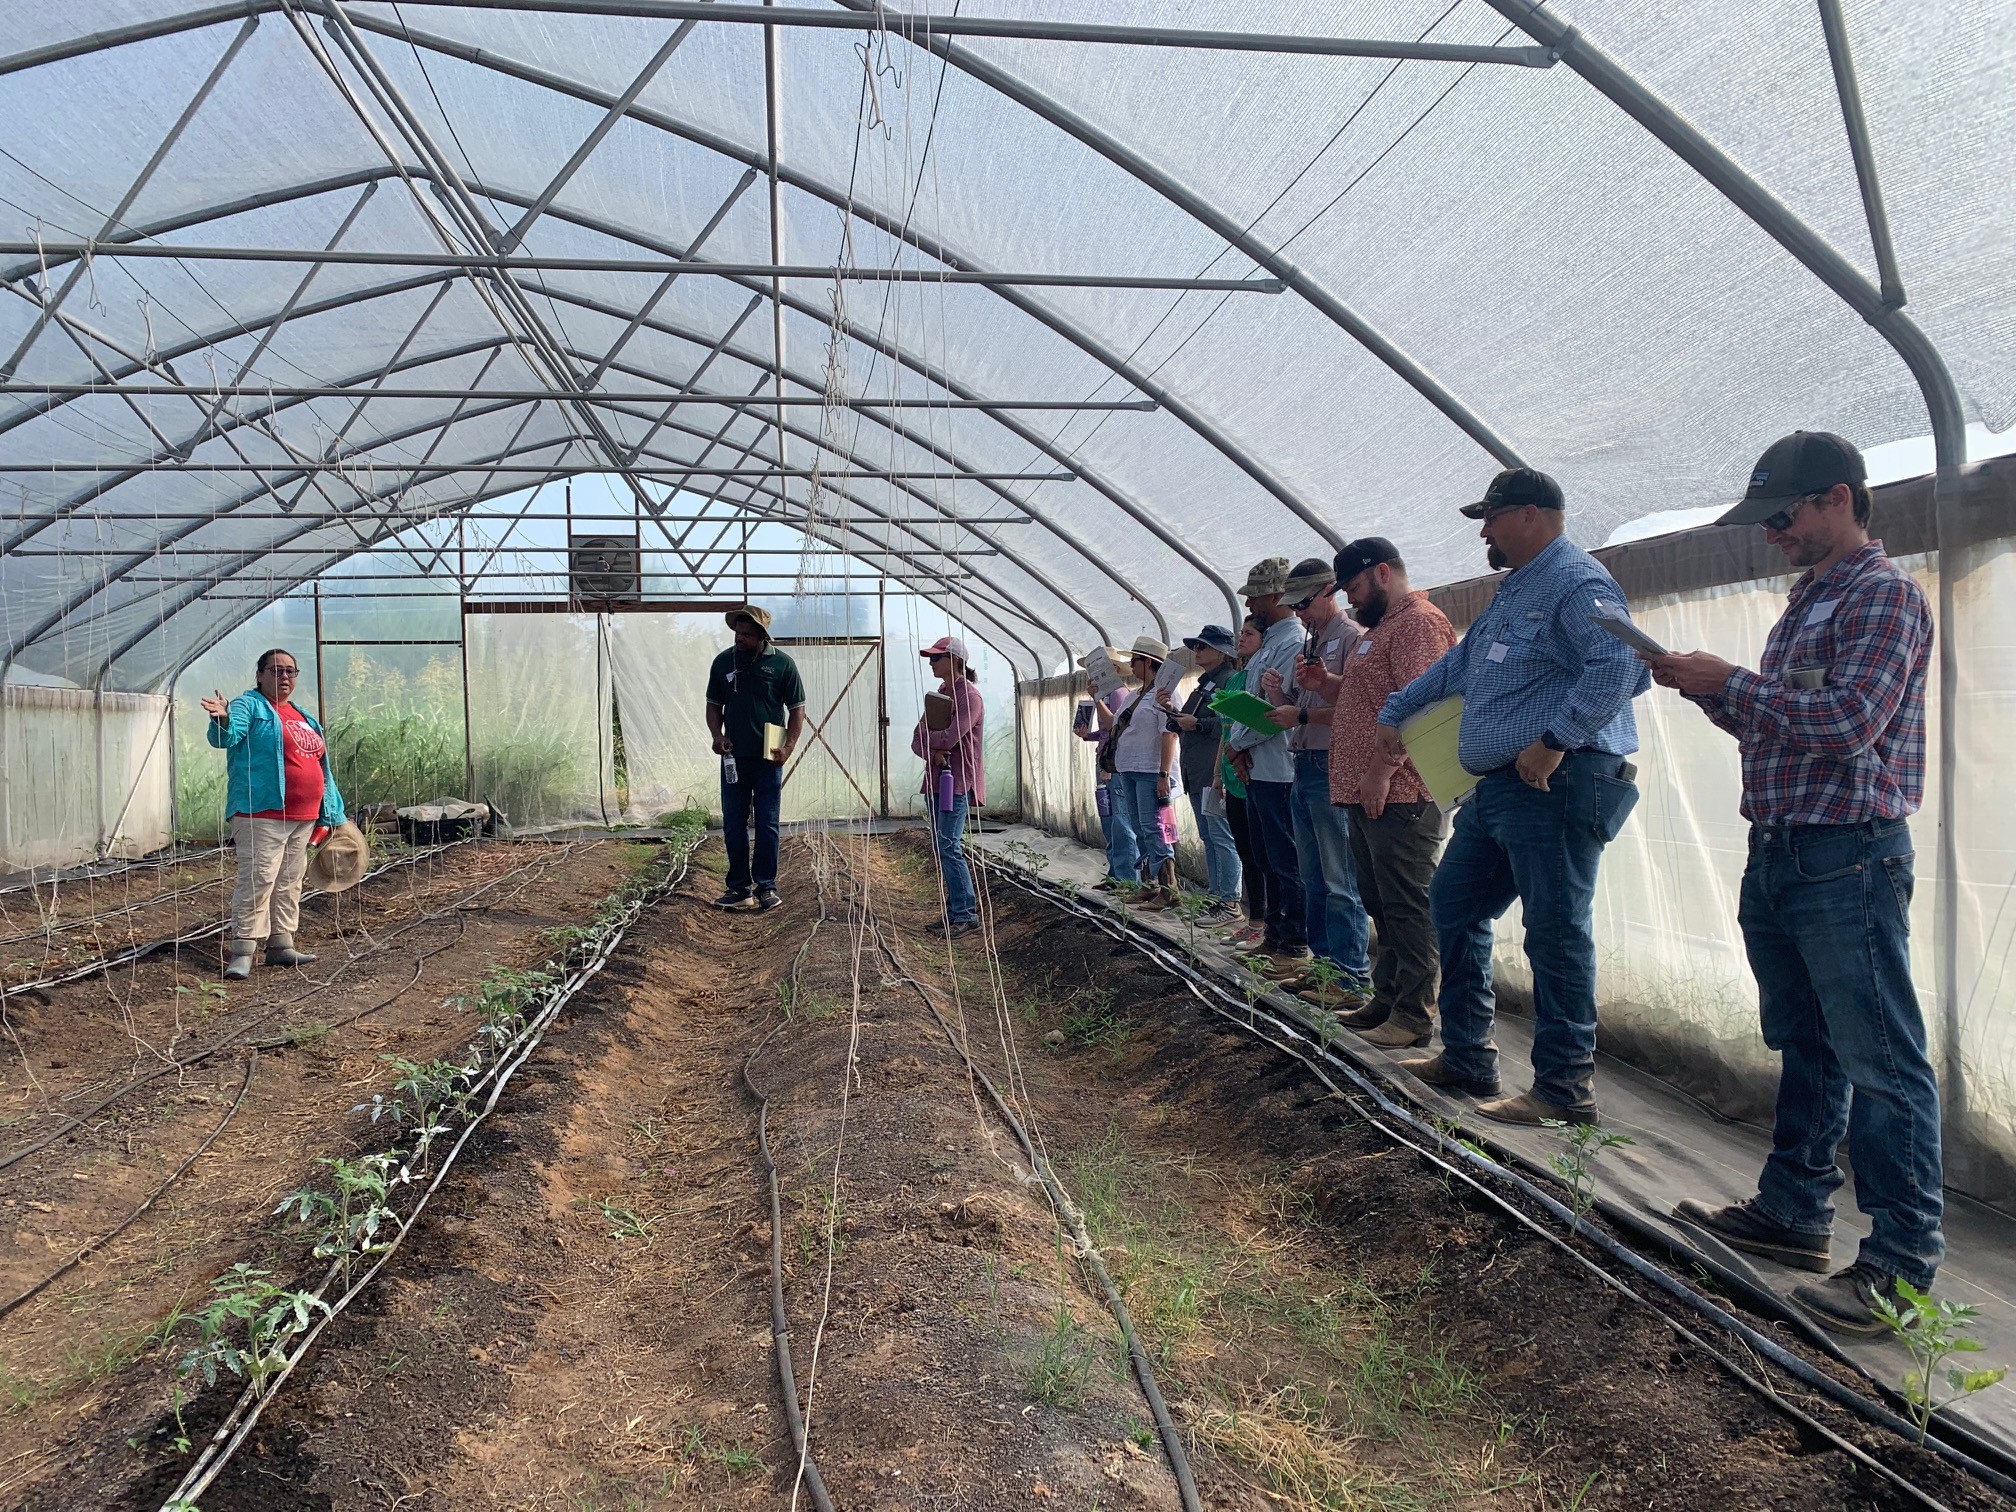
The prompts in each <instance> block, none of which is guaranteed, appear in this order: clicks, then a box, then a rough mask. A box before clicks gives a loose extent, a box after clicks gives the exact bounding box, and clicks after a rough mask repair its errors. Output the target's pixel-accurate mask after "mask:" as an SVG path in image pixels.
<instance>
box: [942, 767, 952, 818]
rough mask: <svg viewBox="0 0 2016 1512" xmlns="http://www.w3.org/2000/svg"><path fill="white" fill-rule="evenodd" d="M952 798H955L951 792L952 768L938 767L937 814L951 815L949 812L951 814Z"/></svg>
mask: <svg viewBox="0 0 2016 1512" xmlns="http://www.w3.org/2000/svg"><path fill="white" fill-rule="evenodd" d="M954 796H955V795H954V793H953V791H952V768H950V767H949V766H946V767H940V768H939V769H938V812H939V813H941V814H949V813H951V812H952V800H953V798H954Z"/></svg>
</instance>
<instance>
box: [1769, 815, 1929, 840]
mask: <svg viewBox="0 0 2016 1512" xmlns="http://www.w3.org/2000/svg"><path fill="white" fill-rule="evenodd" d="M1910 822H1911V821H1910V820H1909V819H1907V818H1902V817H1899V818H1894V819H1858V820H1857V821H1856V822H1855V823H1853V824H1757V823H1754V822H1753V823H1752V824H1751V826H1750V843H1751V844H1752V845H1756V844H1760V843H1761V844H1771V843H1774V842H1783V841H1789V840H1794V839H1797V838H1799V837H1801V836H1804V835H1814V836H1826V835H1851V836H1852V835H1859V836H1861V837H1862V838H1863V839H1865V840H1874V839H1875V838H1876V837H1877V836H1878V835H1887V834H1890V833H1891V832H1893V831H1895V830H1898V829H1902V828H1905V827H1907V826H1908V825H1909V824H1910Z"/></svg>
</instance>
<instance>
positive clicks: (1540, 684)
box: [1378, 467, 1651, 1124]
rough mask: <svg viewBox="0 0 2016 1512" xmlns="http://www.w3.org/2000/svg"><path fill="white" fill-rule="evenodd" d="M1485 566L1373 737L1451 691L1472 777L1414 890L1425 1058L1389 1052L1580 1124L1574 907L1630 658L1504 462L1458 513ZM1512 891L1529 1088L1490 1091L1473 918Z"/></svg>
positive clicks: (1630, 725)
mask: <svg viewBox="0 0 2016 1512" xmlns="http://www.w3.org/2000/svg"><path fill="white" fill-rule="evenodd" d="M1462 513H1463V514H1464V515H1465V516H1466V517H1467V518H1469V519H1473V520H1478V521H1481V522H1482V526H1481V529H1480V530H1479V532H1478V533H1479V534H1480V535H1481V536H1482V537H1483V539H1484V541H1485V542H1486V544H1487V547H1488V556H1489V560H1490V562H1491V564H1492V566H1494V567H1499V566H1503V567H1509V568H1510V569H1511V571H1510V572H1509V573H1508V574H1507V575H1506V577H1505V579H1504V580H1503V581H1502V582H1501V583H1500V584H1499V585H1498V593H1497V596H1496V597H1495V598H1493V599H1492V601H1491V603H1490V604H1489V605H1488V606H1487V607H1486V608H1485V610H1484V612H1483V613H1482V614H1480V615H1478V616H1477V619H1476V621H1475V623H1473V624H1472V625H1471V627H1470V633H1469V634H1468V635H1466V636H1464V638H1463V639H1462V641H1460V642H1459V643H1458V644H1457V645H1456V646H1455V647H1453V648H1452V649H1451V650H1450V651H1448V652H1447V653H1445V654H1444V655H1443V656H1442V658H1441V659H1440V660H1438V661H1437V662H1436V663H1435V664H1434V665H1433V666H1432V667H1430V668H1429V669H1428V670H1427V671H1426V672H1424V673H1422V674H1421V675H1420V676H1419V677H1417V678H1415V679H1414V680H1413V681H1412V682H1410V683H1409V684H1407V686H1406V687H1404V688H1402V689H1400V690H1399V691H1398V692H1396V693H1394V694H1393V696H1392V697H1390V698H1388V699H1387V700H1386V704H1385V707H1384V708H1382V709H1381V710H1380V711H1379V733H1378V740H1379V742H1380V745H1381V746H1382V748H1383V750H1384V753H1385V756H1386V758H1387V759H1388V760H1389V761H1397V760H1398V758H1399V757H1400V756H1401V755H1402V754H1403V753H1404V752H1403V747H1402V745H1401V741H1400V725H1401V722H1402V721H1404V720H1406V719H1407V718H1409V717H1410V716H1411V715H1414V714H1417V713H1419V712H1420V711H1421V710H1423V709H1426V708H1427V707H1429V706H1430V705H1431V704H1435V703H1439V702H1440V701H1441V700H1443V699H1444V698H1447V697H1448V696H1450V695H1451V694H1459V693H1460V694H1461V695H1462V696H1463V723H1462V728H1461V731H1460V732H1459V736H1458V743H1457V750H1458V753H1459V755H1460V756H1461V758H1462V762H1463V765H1464V766H1465V767H1466V768H1467V769H1468V770H1470V771H1472V772H1475V773H1477V774H1478V778H1479V781H1478V783H1477V788H1476V791H1475V792H1474V793H1473V794H1472V795H1471V796H1470V798H1469V799H1468V801H1467V802H1465V803H1464V804H1463V806H1462V807H1461V808H1460V809H1459V810H1457V814H1456V824H1455V829H1454V832H1453V833H1452V834H1451V836H1450V840H1449V847H1448V849H1447V850H1446V851H1445V852H1444V853H1443V857H1442V864H1441V865H1440V866H1439V867H1438V868H1437V869H1436V872H1435V880H1434V883H1433V885H1432V886H1431V887H1430V889H1429V911H1430V914H1431V916H1432V917H1433V920H1434V924H1435V939H1436V944H1437V947H1438V949H1439V952H1440V954H1441V958H1442V988H1441V992H1440V994H1439V996H1438V999H1437V1001H1438V1005H1439V1007H1440V1009H1441V1014H1442V1053H1441V1054H1440V1055H1438V1056H1433V1057H1430V1058H1427V1059H1422V1060H1411V1061H1403V1062H1401V1066H1402V1068H1403V1069H1405V1070H1407V1071H1411V1072H1412V1073H1413V1074H1414V1075H1416V1076H1418V1077H1420V1078H1421V1079H1422V1080H1423V1081H1425V1082H1428V1083H1429V1084H1431V1085H1433V1086H1440V1087H1452V1088H1455V1089H1456V1090H1458V1091H1462V1092H1467V1093H1469V1094H1470V1095H1472V1096H1475V1097H1482V1098H1487V1099H1489V1101H1486V1102H1484V1103H1483V1104H1481V1105H1480V1106H1479V1108H1478V1110H1477V1111H1478V1112H1480V1113H1482V1114H1483V1115H1484V1116H1485V1117H1487V1118H1493V1119H1497V1120H1499V1121H1501V1122H1505V1123H1519V1124H1540V1123H1542V1122H1544V1121H1545V1120H1547V1119H1559V1120H1561V1121H1563V1122H1566V1123H1578V1124H1586V1123H1593V1122H1594V1121H1595V1119H1596V1096H1595V1078H1596V941H1595V937H1594V935H1593V933H1592V932H1591V926H1590V908H1591V904H1592V902H1593V900H1594V898H1595V893H1596V867H1597V863H1598V861H1599V860H1600V859H1601V857H1602V854H1603V847H1604V846H1606V845H1608V844H1609V843H1610V841H1612V840H1613V839H1615V838H1616V837H1617V833H1618V831H1619V830H1621V829H1622V828H1623V827H1624V821H1625V819H1626V818H1627V817H1629V815H1630V813H1631V810H1632V808H1633V807H1634V806H1635V805H1636V804H1637V802H1638V788H1637V784H1636V778H1637V768H1636V767H1634V766H1633V765H1632V764H1631V762H1630V761H1629V760H1627V759H1626V758H1627V757H1629V756H1630V755H1631V754H1632V753H1633V752H1634V751H1636V750H1637V749H1638V726H1637V723H1636V721H1635V720H1634V719H1633V718H1632V715H1631V700H1632V699H1633V698H1635V697H1637V696H1638V694H1640V693H1642V692H1644V691H1645V689H1646V688H1647V687H1649V686H1650V682H1651V680H1650V678H1649V677H1648V676H1647V674H1646V671H1645V667H1644V664H1643V663H1642V662H1640V661H1639V660H1638V658H1637V657H1636V656H1635V655H1633V654H1632V652H1631V651H1630V650H1629V649H1628V648H1627V647H1625V646H1624V644H1623V643H1622V642H1620V641H1618V640H1616V639H1614V638H1613V637H1612V636H1610V635H1609V634H1608V633H1607V632H1605V631H1603V630H1601V629H1599V628H1598V627H1597V626H1596V624H1595V623H1594V622H1593V621H1592V620H1591V619H1590V615H1591V613H1592V612H1593V609H1594V605H1595V603H1596V601H1598V600H1601V601H1602V602H1603V603H1605V604H1608V605H1611V606H1614V607H1617V608H1620V609H1621V608H1623V607H1624V604H1625V599H1624V590H1623V589H1621V588H1620V587H1618V586H1617V582H1616V580H1615V579H1614V578H1612V577H1611V576H1610V574H1609V573H1608V572H1606V571H1604V569H1603V566H1602V564H1601V563H1599V562H1598V561H1597V560H1596V559H1595V558H1594V557H1592V556H1590V555H1589V553H1588V552H1586V551H1584V550H1583V549H1582V548H1581V547H1579V546H1577V545H1576V544H1575V543H1574V542H1573V541H1570V540H1569V539H1568V538H1567V536H1566V534H1565V533H1564V531H1565V522H1564V520H1563V501H1562V497H1561V487H1560V485H1559V484H1558V483H1556V482H1555V481H1554V480H1553V479H1552V478H1550V477H1548V476H1547V474H1545V473H1543V472H1535V471H1534V470H1532V469H1531V468H1524V467H1515V468H1511V469H1508V470H1507V471H1505V472H1501V473H1499V474H1498V476H1497V477H1495V478H1493V479H1492V480H1491V486H1490V488H1489V489H1487V490H1486V491H1485V494H1484V497H1483V498H1482V499H1481V500H1480V501H1478V502H1477V503H1475V504H1468V505H1465V506H1464V507H1463V510H1462ZM1514 899H1517V900H1518V901H1519V903H1520V904H1521V905H1522V908H1523V912H1524V916H1525V925H1526V959H1527V960H1528V961H1529V962H1531V963H1532V968H1533V1018H1534V1027H1533V1090H1532V1091H1531V1092H1528V1093H1523V1094H1521V1095H1518V1096H1515V1097H1500V1096H1499V1095H1498V1093H1499V1084H1498V1047H1497V1045H1496V1044H1495V1043H1494V1042H1493V1041H1492V1038H1491V1028H1492V1021H1493V1017H1494V1008H1493V998H1492V980H1491V926H1492V923H1493V922H1494V921H1495V920H1496V919H1497V918H1498V917H1499V916H1500V915H1501V914H1503V913H1504V912H1505V910H1506V909H1508V908H1510V907H1511V906H1512V903H1513V900H1514Z"/></svg>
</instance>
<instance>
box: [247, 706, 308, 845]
mask: <svg viewBox="0 0 2016 1512" xmlns="http://www.w3.org/2000/svg"><path fill="white" fill-rule="evenodd" d="M323 749H324V747H323V744H322V737H321V736H320V735H318V734H316V733H315V727H314V726H313V725H311V724H310V723H308V721H307V720H306V719H305V718H303V717H302V714H301V711H300V710H299V709H297V708H295V707H294V705H293V704H291V703H283V704H282V705H280V754H281V757H282V758H283V759H284V761H285V762H286V768H287V775H286V783H287V787H286V793H287V807H286V808H285V809H284V810H282V809H261V810H260V811H259V812H258V813H256V814H254V815H253V816H252V817H253V818H254V819H292V820H295V821H297V822H298V821H300V820H302V819H319V818H321V817H322V752H323Z"/></svg>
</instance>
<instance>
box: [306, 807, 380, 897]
mask: <svg viewBox="0 0 2016 1512" xmlns="http://www.w3.org/2000/svg"><path fill="white" fill-rule="evenodd" d="M370 868H371V847H370V845H369V844H367V843H366V841H365V839H364V832H363V831H362V830H360V829H359V828H357V826H356V825H354V824H352V823H351V822H350V821H349V820H347V819H346V820H344V821H343V822H342V823H341V824H339V825H337V826H336V828H334V829H333V830H331V831H330V832H329V838H328V839H326V840H324V841H323V842H322V843H321V845H319V846H318V847H316V850H315V854H314V855H313V856H311V857H310V858H309V860H308V882H309V885H310V886H312V887H314V888H315V889H316V890H317V891H319V892H325V893H340V892H348V891H349V890H350V889H351V888H353V887H355V886H356V885H357V884H358V883H359V882H362V881H363V880H364V873H365V872H367V871H369V870H370Z"/></svg>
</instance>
